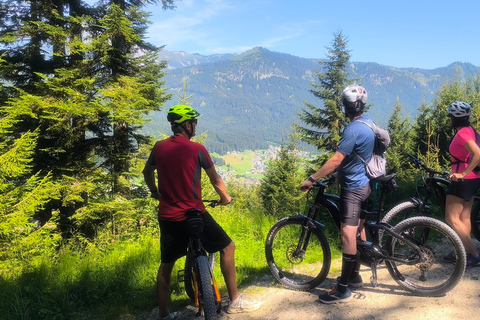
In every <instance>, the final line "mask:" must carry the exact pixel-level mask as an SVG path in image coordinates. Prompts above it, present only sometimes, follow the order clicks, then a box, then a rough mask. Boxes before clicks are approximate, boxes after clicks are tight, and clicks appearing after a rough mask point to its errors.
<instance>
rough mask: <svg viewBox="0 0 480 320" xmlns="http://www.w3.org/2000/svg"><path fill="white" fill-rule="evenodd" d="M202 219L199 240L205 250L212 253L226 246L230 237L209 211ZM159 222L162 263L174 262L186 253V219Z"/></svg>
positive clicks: (229, 241) (187, 238) (230, 240)
mask: <svg viewBox="0 0 480 320" xmlns="http://www.w3.org/2000/svg"><path fill="white" fill-rule="evenodd" d="M201 217H202V219H203V223H204V226H203V233H202V236H201V238H200V239H201V241H202V244H203V247H204V248H205V250H207V252H209V253H213V252H217V251H220V250H222V249H224V248H226V247H227V246H228V245H229V244H230V243H231V242H232V239H230V237H229V236H228V235H227V233H226V232H225V231H224V230H223V228H222V227H221V226H220V225H219V224H218V223H217V222H216V221H215V220H214V219H213V218H212V216H211V215H210V213H208V212H205V213H204V214H202V215H201ZM159 223H160V253H161V259H162V262H164V263H171V262H175V261H176V260H177V259H179V258H181V257H183V256H184V255H186V254H187V246H188V240H189V237H188V233H187V229H186V221H164V220H159Z"/></svg>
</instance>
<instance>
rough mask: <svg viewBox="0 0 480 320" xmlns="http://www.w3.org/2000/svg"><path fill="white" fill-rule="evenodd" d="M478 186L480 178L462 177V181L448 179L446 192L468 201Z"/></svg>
mask: <svg viewBox="0 0 480 320" xmlns="http://www.w3.org/2000/svg"><path fill="white" fill-rule="evenodd" d="M479 187H480V179H464V180H463V181H450V185H449V186H448V188H447V191H446V193H447V194H449V195H452V196H456V197H458V198H460V199H463V200H465V201H470V199H472V197H473V196H474V195H475V193H476V192H477V189H478V188H479Z"/></svg>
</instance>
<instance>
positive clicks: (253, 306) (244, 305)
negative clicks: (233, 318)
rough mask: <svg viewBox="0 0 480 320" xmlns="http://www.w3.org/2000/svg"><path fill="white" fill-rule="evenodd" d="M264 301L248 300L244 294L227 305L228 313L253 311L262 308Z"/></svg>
mask: <svg viewBox="0 0 480 320" xmlns="http://www.w3.org/2000/svg"><path fill="white" fill-rule="evenodd" d="M261 305H262V302H259V301H248V300H246V299H245V298H244V297H243V296H242V295H240V297H238V298H237V299H235V301H232V302H230V305H229V306H228V307H227V313H244V312H252V311H255V310H258V309H260V306H261Z"/></svg>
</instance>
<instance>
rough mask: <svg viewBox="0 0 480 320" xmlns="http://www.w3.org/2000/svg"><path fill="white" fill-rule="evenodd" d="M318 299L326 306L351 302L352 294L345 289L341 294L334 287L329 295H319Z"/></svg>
mask: <svg viewBox="0 0 480 320" xmlns="http://www.w3.org/2000/svg"><path fill="white" fill-rule="evenodd" d="M318 298H319V299H320V301H321V302H323V303H326V304H332V303H344V302H349V301H350V300H352V292H351V291H350V289H348V288H347V290H346V291H345V292H344V293H341V292H339V291H337V287H336V286H334V287H333V289H332V290H331V291H330V292H329V293H326V294H321V295H320V296H319V297H318Z"/></svg>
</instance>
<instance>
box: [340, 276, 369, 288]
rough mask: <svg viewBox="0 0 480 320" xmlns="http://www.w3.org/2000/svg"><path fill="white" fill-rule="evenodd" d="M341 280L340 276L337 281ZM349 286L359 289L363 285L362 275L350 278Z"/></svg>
mask: <svg viewBox="0 0 480 320" xmlns="http://www.w3.org/2000/svg"><path fill="white" fill-rule="evenodd" d="M338 282H340V277H338V278H337V283H338ZM348 286H349V287H351V288H353V289H358V288H361V287H363V281H362V277H361V276H360V275H359V276H358V277H356V279H352V278H350V279H348Z"/></svg>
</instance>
